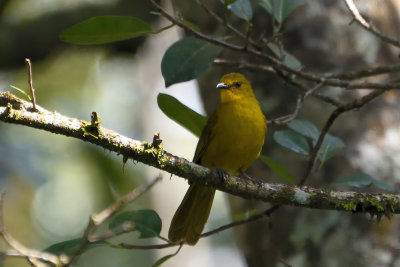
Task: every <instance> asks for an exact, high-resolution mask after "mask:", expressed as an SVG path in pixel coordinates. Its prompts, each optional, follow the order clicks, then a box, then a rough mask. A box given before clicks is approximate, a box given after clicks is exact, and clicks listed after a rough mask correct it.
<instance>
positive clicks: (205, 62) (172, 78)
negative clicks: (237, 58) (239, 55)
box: [161, 37, 222, 87]
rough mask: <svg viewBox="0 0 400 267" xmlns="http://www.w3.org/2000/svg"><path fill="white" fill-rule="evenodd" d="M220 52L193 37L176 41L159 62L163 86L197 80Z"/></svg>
mask: <svg viewBox="0 0 400 267" xmlns="http://www.w3.org/2000/svg"><path fill="white" fill-rule="evenodd" d="M221 50H222V48H221V47H218V46H215V45H214V44H211V43H209V42H206V41H204V40H200V39H196V38H194V37H188V38H185V39H182V40H179V41H177V42H176V43H174V44H173V45H172V46H170V47H169V48H168V50H167V51H166V52H165V54H164V57H163V59H162V61H161V72H162V75H163V77H164V80H165V86H166V87H168V86H170V85H172V84H174V83H179V82H185V81H189V80H192V79H195V78H197V77H198V76H199V75H200V74H201V73H203V72H204V71H205V70H206V69H207V68H208V67H209V66H210V65H211V64H212V63H213V61H214V59H215V58H216V57H217V56H218V54H219V53H220V52H221Z"/></svg>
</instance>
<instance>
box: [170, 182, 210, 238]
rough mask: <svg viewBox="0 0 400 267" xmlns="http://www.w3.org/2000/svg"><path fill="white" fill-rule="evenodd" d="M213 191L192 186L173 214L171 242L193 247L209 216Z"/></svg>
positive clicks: (197, 185)
mask: <svg viewBox="0 0 400 267" xmlns="http://www.w3.org/2000/svg"><path fill="white" fill-rule="evenodd" d="M214 195H215V189H212V188H210V187H206V186H203V185H199V184H192V185H191V186H190V187H189V189H188V191H187V192H186V195H185V197H184V198H183V200H182V202H181V205H180V206H179V207H178V210H177V211H176V212H175V215H174V217H173V219H172V222H171V226H170V228H169V233H168V238H169V240H171V242H174V243H178V242H181V241H183V242H184V243H186V244H188V245H192V246H193V245H195V244H196V243H197V241H198V240H199V238H200V235H201V233H202V231H203V229H204V225H205V224H206V222H207V219H208V216H209V215H210V210H211V206H212V203H213V200H214Z"/></svg>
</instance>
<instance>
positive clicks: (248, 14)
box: [225, 0, 253, 21]
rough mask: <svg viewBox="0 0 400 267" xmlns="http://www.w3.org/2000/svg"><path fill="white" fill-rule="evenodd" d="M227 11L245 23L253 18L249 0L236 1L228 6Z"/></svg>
mask: <svg viewBox="0 0 400 267" xmlns="http://www.w3.org/2000/svg"><path fill="white" fill-rule="evenodd" d="M225 3H226V1H225ZM228 9H229V10H230V11H232V13H233V14H235V15H236V16H238V17H239V18H241V19H244V20H246V21H250V20H251V18H252V17H253V9H252V8H251V4H250V1H249V0H236V1H234V2H233V3H231V4H229V5H228Z"/></svg>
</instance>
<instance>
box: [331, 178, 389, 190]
mask: <svg viewBox="0 0 400 267" xmlns="http://www.w3.org/2000/svg"><path fill="white" fill-rule="evenodd" d="M336 185H348V186H352V187H368V186H371V185H374V186H376V187H378V188H380V189H383V190H387V191H390V192H393V191H394V188H393V186H391V185H389V184H387V183H384V182H382V181H379V180H377V179H375V178H374V177H372V176H370V175H368V174H365V173H354V174H351V175H347V176H344V177H341V178H338V179H336V180H334V181H333V182H332V183H331V184H330V186H336Z"/></svg>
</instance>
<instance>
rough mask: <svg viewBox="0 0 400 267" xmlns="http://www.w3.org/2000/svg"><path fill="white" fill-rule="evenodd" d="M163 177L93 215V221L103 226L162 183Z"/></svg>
mask: <svg viewBox="0 0 400 267" xmlns="http://www.w3.org/2000/svg"><path fill="white" fill-rule="evenodd" d="M161 179H162V175H161V174H159V175H158V176H157V177H156V178H154V179H153V180H152V181H151V182H150V183H148V184H145V185H141V186H140V187H138V188H135V189H134V190H132V191H131V192H129V193H128V194H126V195H124V196H122V197H121V198H119V199H118V200H117V201H115V202H114V203H112V204H111V205H110V206H108V207H107V208H105V209H104V210H102V211H101V212H99V213H97V214H93V215H92V216H91V220H92V221H93V223H94V225H95V226H98V225H100V224H102V223H103V222H104V221H105V220H107V219H108V218H110V217H111V216H112V215H114V214H115V213H116V212H117V211H119V210H121V209H122V208H124V207H125V206H126V205H127V204H129V203H131V202H132V201H134V200H135V199H137V198H138V197H139V196H141V195H143V194H144V193H145V192H147V191H148V190H149V189H150V188H151V187H152V186H153V185H155V184H156V183H157V182H159V181H161Z"/></svg>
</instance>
